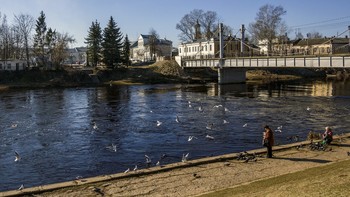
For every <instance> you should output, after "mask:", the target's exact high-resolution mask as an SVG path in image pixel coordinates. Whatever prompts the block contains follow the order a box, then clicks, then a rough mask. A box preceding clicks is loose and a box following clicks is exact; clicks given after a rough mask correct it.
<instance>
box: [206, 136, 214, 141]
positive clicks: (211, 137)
mask: <svg viewBox="0 0 350 197" xmlns="http://www.w3.org/2000/svg"><path fill="white" fill-rule="evenodd" d="M205 137H206V138H208V139H211V140H213V139H214V137H213V136H210V135H207V136H205Z"/></svg>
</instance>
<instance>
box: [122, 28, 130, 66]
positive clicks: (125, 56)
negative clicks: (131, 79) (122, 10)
mask: <svg viewBox="0 0 350 197" xmlns="http://www.w3.org/2000/svg"><path fill="white" fill-rule="evenodd" d="M123 63H124V64H125V65H126V66H130V65H131V62H130V41H129V38H128V35H125V39H124V44H123Z"/></svg>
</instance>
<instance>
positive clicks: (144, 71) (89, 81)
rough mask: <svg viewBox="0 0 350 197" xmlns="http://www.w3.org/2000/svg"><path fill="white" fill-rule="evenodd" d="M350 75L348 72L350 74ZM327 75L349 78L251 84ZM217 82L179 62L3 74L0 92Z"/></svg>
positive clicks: (252, 72) (254, 73)
mask: <svg viewBox="0 0 350 197" xmlns="http://www.w3.org/2000/svg"><path fill="white" fill-rule="evenodd" d="M346 73H347V72H346ZM327 74H332V75H334V76H337V77H342V76H345V74H342V71H341V72H340V71H337V70H332V69H328V70H322V69H307V68H282V69H275V68H270V69H263V70H261V69H249V70H247V72H246V78H247V81H257V80H258V81H262V82H271V81H281V80H284V81H285V80H295V79H302V78H317V79H325V78H326V76H327ZM215 81H217V70H216V69H215V68H202V69H199V68H196V69H189V68H186V69H183V68H181V67H180V66H179V65H178V64H177V63H176V62H175V61H161V62H156V63H154V64H151V65H143V66H130V67H128V68H119V69H116V70H105V69H96V68H94V69H93V68H84V69H73V68H70V67H67V68H65V69H62V70H29V71H15V72H9V71H3V72H0V84H1V87H0V91H1V90H6V89H9V88H46V87H82V86H90V87H91V86H109V85H139V84H165V83H186V84H189V83H208V82H215Z"/></svg>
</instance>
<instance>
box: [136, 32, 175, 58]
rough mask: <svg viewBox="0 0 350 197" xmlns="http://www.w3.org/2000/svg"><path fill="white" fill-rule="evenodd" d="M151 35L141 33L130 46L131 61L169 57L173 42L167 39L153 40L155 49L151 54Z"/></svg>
mask: <svg viewBox="0 0 350 197" xmlns="http://www.w3.org/2000/svg"><path fill="white" fill-rule="evenodd" d="M150 38H151V35H143V34H141V35H140V36H139V38H138V39H137V41H136V42H134V43H133V44H132V45H131V46H130V56H131V57H130V59H131V60H133V61H142V62H146V61H150V60H155V59H170V58H171V54H172V44H173V42H172V41H170V40H167V39H157V40H156V41H155V44H154V45H155V46H154V47H155V50H154V53H153V52H152V53H153V54H151V46H150Z"/></svg>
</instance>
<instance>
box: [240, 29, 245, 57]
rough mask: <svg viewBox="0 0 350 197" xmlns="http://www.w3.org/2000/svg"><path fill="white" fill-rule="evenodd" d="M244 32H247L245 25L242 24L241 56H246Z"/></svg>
mask: <svg viewBox="0 0 350 197" xmlns="http://www.w3.org/2000/svg"><path fill="white" fill-rule="evenodd" d="M244 32H245V28H244V25H243V24H242V26H241V34H242V36H241V56H244V39H245V38H244Z"/></svg>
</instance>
